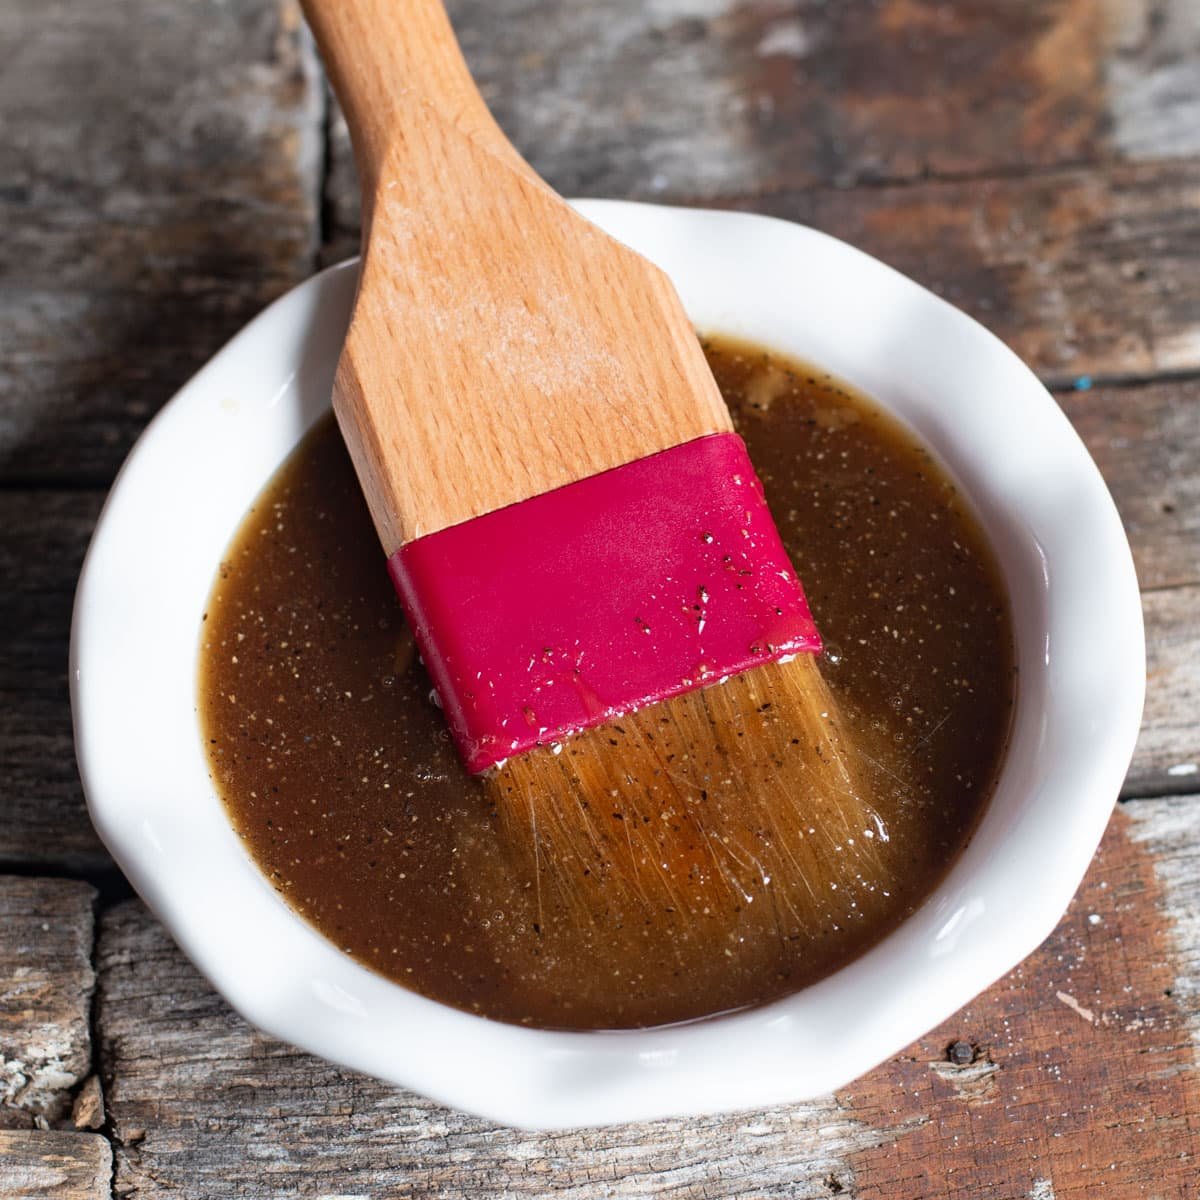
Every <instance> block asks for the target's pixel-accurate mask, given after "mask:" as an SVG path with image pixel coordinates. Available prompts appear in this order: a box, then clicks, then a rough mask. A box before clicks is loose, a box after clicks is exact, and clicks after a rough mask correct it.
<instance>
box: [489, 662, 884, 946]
mask: <svg viewBox="0 0 1200 1200" xmlns="http://www.w3.org/2000/svg"><path fill="white" fill-rule="evenodd" d="M860 763H861V760H860V759H859V758H858V756H857V754H856V750H855V748H854V747H852V746H851V745H850V742H849V739H848V737H847V734H846V730H845V728H844V725H843V722H842V721H841V719H840V718H839V716H838V712H837V707H836V704H835V700H834V697H833V695H832V694H831V692H830V690H829V688H828V686H827V684H826V683H825V680H824V679H823V678H822V676H821V672H820V670H819V668H818V666H817V663H816V661H815V659H814V657H813V656H812V655H808V654H805V655H800V656H797V657H796V658H794V659H792V660H790V661H786V662H777V663H772V664H769V665H767V666H762V667H756V668H754V669H752V670H749V671H746V672H744V673H742V674H740V675H736V676H733V677H731V678H729V679H727V680H725V681H724V682H722V683H719V684H713V685H712V686H709V687H707V688H703V689H700V690H697V691H693V692H689V693H686V694H684V695H682V696H678V697H675V698H674V699H671V700H668V701H664V702H662V703H659V704H654V705H651V706H648V707H646V708H644V709H641V710H639V711H637V712H633V713H629V714H627V715H625V716H624V717H622V718H620V719H619V720H617V721H614V722H612V723H610V724H608V725H604V726H600V727H598V728H596V729H592V730H588V731H586V732H584V733H582V734H579V735H577V736H575V737H573V738H571V739H569V740H567V741H565V742H563V743H561V744H559V745H557V746H542V747H538V748H536V749H534V750H532V751H529V752H528V753H526V754H522V755H520V756H519V757H517V758H514V759H512V760H511V761H509V762H508V763H506V764H505V765H504V766H503V767H501V768H499V769H498V770H495V771H493V772H491V773H490V774H489V776H488V777H487V780H488V788H489V791H490V792H491V793H492V797H493V799H494V801H495V803H496V806H497V809H498V812H499V816H500V826H501V829H502V831H503V836H504V838H505V840H506V843H507V845H508V847H509V849H510V852H512V853H514V854H515V855H518V856H520V857H522V858H523V860H524V861H523V863H522V866H523V868H524V869H525V870H527V871H530V872H532V873H533V875H534V877H535V878H536V880H537V886H538V889H539V910H540V912H541V918H542V921H543V923H546V922H552V923H563V922H565V923H574V924H581V923H582V924H586V923H589V922H592V923H594V922H596V921H598V920H603V921H607V922H611V921H613V920H614V919H615V920H618V921H619V922H621V923H622V924H624V923H630V922H636V923H641V922H642V921H643V920H644V921H645V922H646V923H649V922H650V921H653V922H654V923H655V924H656V925H661V924H662V922H663V921H664V920H666V921H668V922H674V923H677V924H679V926H680V927H681V928H683V927H685V926H686V924H687V923H688V922H689V921H694V920H695V919H696V918H698V917H701V916H703V917H707V918H711V917H713V916H714V915H717V914H720V913H722V912H727V913H729V914H735V913H736V914H737V917H736V920H737V923H738V925H739V927H740V928H745V927H747V918H746V914H747V913H750V912H753V913H754V914H755V917H754V921H753V924H757V923H759V922H763V921H765V922H766V923H767V924H768V925H769V926H770V928H771V931H772V932H773V933H774V934H778V935H782V936H787V937H796V936H802V937H811V936H813V935H815V934H819V933H820V932H821V931H823V930H828V929H830V928H833V929H836V928H838V927H839V923H841V922H846V921H849V922H851V923H854V921H855V918H856V917H859V916H864V917H865V916H866V910H867V909H870V908H874V907H876V906H877V902H878V901H879V900H880V898H881V897H885V896H886V894H887V891H888V888H889V880H888V878H887V871H886V869H885V858H884V856H883V855H881V854H880V852H879V851H880V844H881V843H882V842H884V841H886V840H887V830H886V828H885V826H884V823H883V821H882V820H881V819H880V817H879V814H878V813H877V812H876V810H875V808H874V806H873V805H872V803H871V797H870V794H869V791H868V787H867V784H866V783H865V782H864V779H865V778H866V777H867V772H866V771H864V770H862V769H860ZM530 859H532V862H531V861H530Z"/></svg>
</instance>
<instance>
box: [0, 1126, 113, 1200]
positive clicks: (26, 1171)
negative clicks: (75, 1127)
mask: <svg viewBox="0 0 1200 1200" xmlns="http://www.w3.org/2000/svg"><path fill="white" fill-rule="evenodd" d="M111 1182H112V1147H111V1146H110V1145H109V1144H108V1140H107V1139H106V1138H103V1137H100V1136H98V1135H96V1134H90V1133H23V1132H15V1131H13V1130H0V1195H3V1196H4V1198H5V1200H111V1198H112V1188H111Z"/></svg>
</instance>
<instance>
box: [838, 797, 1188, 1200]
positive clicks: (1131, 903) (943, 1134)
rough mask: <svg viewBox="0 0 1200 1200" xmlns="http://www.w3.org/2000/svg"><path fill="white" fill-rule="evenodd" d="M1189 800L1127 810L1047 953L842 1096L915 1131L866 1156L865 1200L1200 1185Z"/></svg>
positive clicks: (861, 1173) (1146, 1193) (1175, 1192)
mask: <svg viewBox="0 0 1200 1200" xmlns="http://www.w3.org/2000/svg"><path fill="white" fill-rule="evenodd" d="M1193 802H1194V798H1189V799H1187V800H1183V799H1177V800H1174V801H1170V800H1168V801H1158V800H1155V801H1137V802H1134V803H1132V804H1130V805H1127V806H1126V807H1125V809H1123V810H1122V811H1120V812H1118V813H1117V814H1116V816H1115V817H1114V820H1113V824H1112V826H1111V827H1110V829H1109V831H1108V834H1107V836H1106V837H1105V840H1104V843H1103V845H1102V847H1101V849H1100V853H1099V854H1098V855H1097V857H1096V860H1095V862H1094V863H1093V864H1092V868H1091V870H1090V871H1089V873H1088V878H1087V880H1086V881H1085V883H1084V885H1083V887H1082V888H1081V889H1080V892H1079V894H1078V895H1077V896H1076V898H1075V900H1074V902H1073V903H1072V905H1071V909H1070V912H1069V913H1068V914H1067V917H1066V918H1065V919H1064V920H1063V922H1062V923H1061V924H1060V925H1059V927H1058V928H1057V929H1056V930H1055V932H1054V934H1053V935H1052V936H1051V937H1050V939H1049V940H1048V941H1047V942H1046V943H1045V945H1043V946H1042V948H1041V949H1040V950H1039V951H1038V952H1037V954H1035V955H1034V956H1033V957H1032V958H1030V959H1028V960H1027V961H1026V962H1025V963H1024V964H1023V965H1022V966H1021V967H1019V968H1018V969H1017V970H1016V971H1014V972H1012V974H1010V975H1009V976H1008V977H1007V978H1005V979H1004V980H1003V981H1001V983H1000V984H998V985H997V986H996V987H994V988H992V989H990V990H989V991H988V992H986V993H985V994H984V995H983V996H981V997H980V998H979V999H978V1000H976V1001H975V1002H973V1003H972V1004H970V1005H969V1006H968V1007H967V1008H965V1009H963V1010H962V1011H961V1012H960V1013H959V1014H958V1015H957V1016H956V1017H955V1018H953V1019H952V1020H951V1021H950V1022H949V1023H948V1024H946V1025H944V1026H942V1027H941V1028H940V1029H938V1030H936V1031H934V1033H932V1034H931V1035H930V1036H929V1037H926V1038H922V1039H921V1040H920V1041H919V1042H918V1043H916V1044H915V1045H914V1046H911V1047H910V1048H909V1049H908V1050H907V1051H906V1052H905V1053H904V1054H903V1055H901V1056H900V1057H899V1058H897V1059H896V1060H895V1061H893V1062H892V1063H890V1064H889V1065H888V1066H887V1067H886V1068H885V1069H884V1070H882V1071H880V1072H874V1073H872V1074H871V1075H868V1076H867V1077H866V1078H865V1079H863V1080H860V1081H859V1082H858V1083H857V1084H855V1085H853V1086H852V1087H850V1088H847V1089H846V1090H845V1091H844V1092H842V1093H840V1097H839V1098H840V1099H841V1101H842V1103H843V1104H844V1105H845V1106H846V1107H847V1108H848V1110H849V1111H850V1112H852V1113H853V1114H854V1115H855V1116H856V1117H857V1118H858V1119H860V1120H863V1121H865V1122H867V1123H868V1124H872V1125H875V1124H879V1123H881V1122H887V1123H889V1124H896V1123H901V1124H903V1126H904V1130H905V1132H904V1134H903V1135H902V1136H901V1137H899V1138H896V1139H880V1141H879V1142H878V1144H877V1145H875V1146H873V1147H872V1148H870V1149H869V1150H867V1151H865V1152H864V1153H862V1154H859V1155H857V1156H856V1158H855V1160H854V1162H853V1163H852V1164H851V1165H852V1169H853V1172H854V1179H855V1186H854V1188H853V1190H852V1194H853V1196H854V1198H855V1200H891V1198H892V1197H895V1196H937V1197H938V1198H939V1200H976V1198H977V1197H983V1196H1004V1197H1009V1196H1012V1197H1018V1196H1019V1197H1034V1198H1035V1200H1040V1198H1045V1197H1055V1198H1056V1200H1093V1198H1094V1197H1097V1196H1111V1197H1114V1200H1115V1198H1120V1200H1133V1198H1134V1197H1145V1198H1146V1200H1192V1198H1193V1197H1194V1195H1195V1191H1194V1187H1195V1182H1196V1180H1197V1178H1198V1177H1200V1160H1198V1156H1200V1141H1198V1140H1197V1134H1196V1130H1197V1127H1198V1123H1200V1070H1198V1068H1197V1062H1196V1055H1195V1051H1194V1039H1195V1038H1196V1035H1197V1033H1198V1032H1200V1004H1198V1000H1200V997H1198V996H1197V994H1196V990H1195V988H1194V986H1192V981H1194V978H1195V976H1194V973H1193V972H1194V966H1195V951H1194V949H1193V948H1191V947H1187V946H1186V940H1185V939H1186V938H1187V937H1188V935H1189V933H1191V932H1194V921H1193V919H1192V916H1191V913H1192V910H1193V904H1194V898H1195V895H1196V892H1195V887H1196V882H1197V880H1196V868H1195V863H1196V856H1197V850H1198V849H1200V844H1198V842H1197V837H1196V833H1195V830H1194V823H1193V828H1192V829H1191V831H1190V832H1189V833H1188V834H1187V835H1185V836H1182V837H1181V836H1178V835H1180V834H1181V833H1182V831H1183V826H1184V824H1185V820H1184V819H1183V814H1184V813H1186V812H1190V811H1194V810H1193V809H1192V808H1191V805H1192V804H1193ZM1185 947H1186V948H1185ZM1181 955H1186V956H1187V957H1181ZM962 1043H965V1044H966V1045H967V1046H968V1047H969V1049H970V1059H969V1061H968V1062H966V1063H965V1064H964V1065H961V1066H959V1065H956V1063H955V1062H954V1061H951V1060H952V1059H953V1057H954V1055H953V1054H952V1052H951V1047H954V1046H957V1045H960V1044H962ZM963 1057H965V1055H964V1056H963Z"/></svg>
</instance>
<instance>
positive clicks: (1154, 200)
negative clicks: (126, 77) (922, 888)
mask: <svg viewBox="0 0 1200 1200" xmlns="http://www.w3.org/2000/svg"><path fill="white" fill-rule="evenodd" d="M1198 74H1200V72H1198ZM336 144H337V143H336V141H335V143H334V145H335V146H336ZM718 205H719V206H721V207H735V208H739V209H743V210H746V211H752V212H762V213H767V214H768V215H772V216H779V217H784V218H786V219H788V220H793V221H799V222H801V223H802V224H806V225H811V226H814V227H815V228H817V229H821V230H823V231H824V232H826V233H831V234H833V235H834V236H835V237H839V238H842V239H843V240H845V241H848V242H850V243H851V244H852V245H855V246H857V247H859V248H860V249H863V250H866V251H867V252H868V253H871V254H874V255H876V256H877V257H879V258H881V259H883V261H884V262H887V263H889V264H891V265H892V266H894V267H896V268H898V269H899V270H901V271H903V272H904V273H905V274H908V275H910V276H911V277H912V278H914V279H916V280H917V281H918V282H919V283H922V284H924V285H925V286H926V287H929V288H931V289H932V290H933V291H935V292H937V293H938V294H939V295H942V296H944V297H945V298H946V299H947V300H949V301H951V302H952V303H953V304H956V305H957V306H959V307H960V308H963V309H965V310H966V311H967V312H968V313H970V314H971V315H972V316H974V317H976V318H978V319H979V320H980V321H982V322H983V324H985V325H986V326H987V327H988V328H989V329H991V330H992V331H993V332H994V333H996V334H998V335H999V336H1000V337H1001V338H1003V339H1004V340H1005V341H1006V342H1008V343H1009V345H1011V346H1012V347H1013V349H1015V350H1016V351H1017V353H1018V354H1020V355H1021V357H1022V358H1024V359H1025V360H1026V361H1027V362H1028V363H1029V364H1030V366H1032V367H1033V368H1034V370H1035V371H1037V372H1038V373H1039V374H1040V375H1041V376H1042V377H1043V378H1044V379H1046V380H1047V381H1049V382H1051V383H1054V384H1063V383H1070V382H1071V381H1073V380H1074V379H1076V378H1078V377H1081V376H1087V377H1089V378H1090V377H1095V378H1100V377H1109V378H1122V377H1129V376H1150V375H1153V374H1155V373H1158V372H1165V371H1171V372H1194V371H1196V370H1198V369H1200V274H1198V273H1197V272H1196V271H1195V269H1194V264H1195V261H1196V258H1197V256H1198V255H1200V163H1197V162H1196V161H1191V160H1187V161H1179V162H1165V163H1156V164H1153V165H1145V166H1116V167H1111V168H1105V169H1096V168H1088V169H1086V170H1085V169H1070V170H1062V171H1055V172H1049V173H1045V174H1041V175H1035V176H1018V177H1012V178H1009V177H1005V178H998V179H989V180H964V181H950V182H936V181H925V182H920V183H914V184H911V185H907V186H893V187H878V188H863V189H857V190H850V191H845V190H840V189H836V188H817V189H813V190H807V191H777V192H773V193H769V194H760V193H752V194H749V195H742V196H733V195H729V196H723V197H720V198H718ZM339 244H340V246H341V248H343V249H352V246H349V245H348V243H347V242H346V241H345V240H343V241H341V242H340V243H339Z"/></svg>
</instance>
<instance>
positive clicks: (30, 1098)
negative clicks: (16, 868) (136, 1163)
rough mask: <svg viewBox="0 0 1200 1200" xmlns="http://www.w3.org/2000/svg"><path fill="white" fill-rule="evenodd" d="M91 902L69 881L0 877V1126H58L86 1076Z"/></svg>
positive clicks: (86, 890) (90, 893) (86, 891)
mask: <svg viewBox="0 0 1200 1200" xmlns="http://www.w3.org/2000/svg"><path fill="white" fill-rule="evenodd" d="M94 901H95V891H94V890H93V889H92V888H91V887H89V886H88V885H87V884H86V883H82V882H77V881H75V880H67V879H36V878H26V877H14V876H0V930H3V936H0V1126H7V1127H9V1128H20V1127H23V1126H29V1125H32V1124H34V1123H35V1122H37V1123H39V1124H42V1125H44V1124H45V1123H46V1122H49V1121H57V1120H60V1119H62V1118H63V1117H65V1116H66V1115H67V1113H68V1112H69V1111H70V1109H71V1092H72V1091H73V1089H74V1088H75V1087H76V1086H77V1085H78V1084H79V1083H80V1082H81V1080H82V1079H83V1078H84V1076H85V1075H86V1074H87V1073H88V1068H89V1065H90V1063H91V1033H90V1028H89V1019H90V1015H91V1000H92V986H93V983H94V977H93V974H92V964H91V954H92V906H93V903H94ZM2 1161H3V1160H2V1158H0V1164H2ZM3 1178H4V1168H3V1166H2V1165H0V1184H2V1182H3ZM0 1194H2V1195H7V1194H8V1193H7V1192H5V1191H4V1189H3V1186H0Z"/></svg>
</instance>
